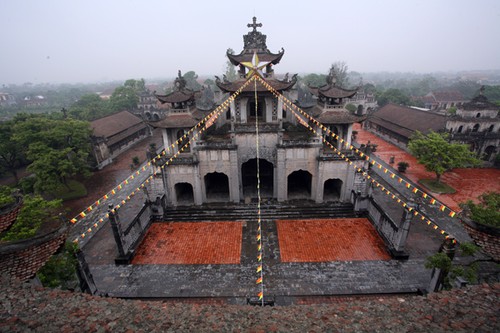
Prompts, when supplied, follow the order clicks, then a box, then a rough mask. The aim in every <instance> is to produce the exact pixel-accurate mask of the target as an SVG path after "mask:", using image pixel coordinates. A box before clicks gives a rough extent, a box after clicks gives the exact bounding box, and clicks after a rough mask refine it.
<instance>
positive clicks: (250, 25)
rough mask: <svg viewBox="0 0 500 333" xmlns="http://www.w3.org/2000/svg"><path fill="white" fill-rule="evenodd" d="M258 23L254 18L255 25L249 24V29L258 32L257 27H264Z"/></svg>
mask: <svg viewBox="0 0 500 333" xmlns="http://www.w3.org/2000/svg"><path fill="white" fill-rule="evenodd" d="M256 22H257V18H256V17H255V16H254V17H253V23H248V24H247V27H249V28H253V31H257V27H259V28H260V27H262V23H256Z"/></svg>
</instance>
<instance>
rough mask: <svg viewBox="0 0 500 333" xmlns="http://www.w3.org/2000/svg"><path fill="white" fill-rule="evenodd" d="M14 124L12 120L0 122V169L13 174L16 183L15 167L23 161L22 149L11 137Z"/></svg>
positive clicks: (17, 180)
mask: <svg viewBox="0 0 500 333" xmlns="http://www.w3.org/2000/svg"><path fill="white" fill-rule="evenodd" d="M14 124H15V122H14V121H6V122H3V123H0V171H2V172H8V173H10V174H11V175H12V176H14V178H15V180H16V184H17V183H18V182H19V177H18V175H17V169H18V168H19V167H20V166H21V165H22V164H23V162H24V149H23V147H22V146H21V145H20V144H19V143H18V142H16V141H15V140H14V139H13V138H12V136H13V134H14V133H13V127H14Z"/></svg>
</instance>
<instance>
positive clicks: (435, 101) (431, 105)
mask: <svg viewBox="0 0 500 333" xmlns="http://www.w3.org/2000/svg"><path fill="white" fill-rule="evenodd" d="M421 101H422V102H423V103H424V106H425V108H427V109H430V110H447V109H449V108H451V107H458V106H460V105H462V104H463V103H465V102H467V100H466V99H465V98H464V96H463V95H462V94H461V93H460V92H459V91H457V90H440V91H431V92H430V93H428V94H427V95H425V96H423V97H422V98H421Z"/></svg>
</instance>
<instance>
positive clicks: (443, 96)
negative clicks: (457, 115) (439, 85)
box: [431, 90, 465, 102]
mask: <svg viewBox="0 0 500 333" xmlns="http://www.w3.org/2000/svg"><path fill="white" fill-rule="evenodd" d="M431 94H432V95H434V98H435V99H436V101H438V102H452V101H463V100H465V99H464V96H463V95H462V94H461V93H460V92H459V91H457V90H441V91H433V92H432V93H431Z"/></svg>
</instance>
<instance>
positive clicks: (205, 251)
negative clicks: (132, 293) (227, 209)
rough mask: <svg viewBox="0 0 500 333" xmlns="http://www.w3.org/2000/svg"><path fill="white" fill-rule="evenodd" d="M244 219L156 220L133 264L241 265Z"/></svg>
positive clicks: (138, 250)
mask: <svg viewBox="0 0 500 333" xmlns="http://www.w3.org/2000/svg"><path fill="white" fill-rule="evenodd" d="M242 228H243V223H242V222H170V223H154V224H152V225H151V227H150V228H149V230H148V232H147V233H146V236H145V237H144V240H143V241H142V243H141V244H140V246H139V248H138V249H137V254H136V255H135V257H134V260H133V261H132V264H135V265H139V264H185V265H186V264H188V265H189V264H205V265H206V264H239V263H240V256H241V241H242Z"/></svg>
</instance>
